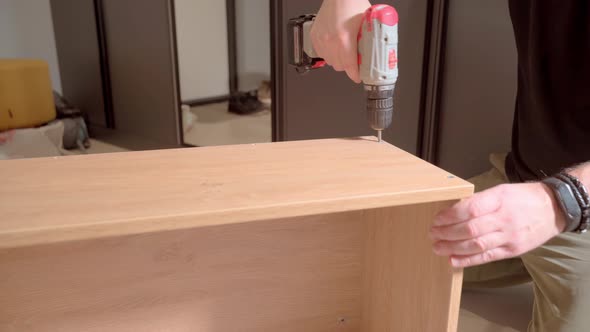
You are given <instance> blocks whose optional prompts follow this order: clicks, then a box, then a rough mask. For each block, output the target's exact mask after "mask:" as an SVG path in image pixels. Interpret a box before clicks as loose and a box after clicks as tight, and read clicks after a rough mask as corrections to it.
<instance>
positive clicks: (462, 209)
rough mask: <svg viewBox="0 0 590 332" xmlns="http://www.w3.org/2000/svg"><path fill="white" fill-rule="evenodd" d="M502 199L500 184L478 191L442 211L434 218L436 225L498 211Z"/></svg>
mask: <svg viewBox="0 0 590 332" xmlns="http://www.w3.org/2000/svg"><path fill="white" fill-rule="evenodd" d="M501 199H502V195H501V188H500V186H498V187H494V188H492V189H488V190H485V191H482V192H480V193H477V194H475V195H473V196H471V197H470V198H467V199H464V200H461V201H460V202H458V203H457V204H455V205H453V206H452V207H450V208H448V209H445V210H443V211H441V212H440V213H439V214H438V215H437V216H436V217H435V219H434V226H444V225H453V224H458V223H461V222H464V221H467V220H470V219H475V218H477V217H481V216H484V215H486V214H490V213H493V212H496V211H497V210H498V209H499V208H500V203H501V201H502V200H501Z"/></svg>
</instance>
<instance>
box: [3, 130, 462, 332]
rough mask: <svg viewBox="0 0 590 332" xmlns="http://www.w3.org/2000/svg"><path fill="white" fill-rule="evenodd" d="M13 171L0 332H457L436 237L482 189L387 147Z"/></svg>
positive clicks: (82, 162)
mask: <svg viewBox="0 0 590 332" xmlns="http://www.w3.org/2000/svg"><path fill="white" fill-rule="evenodd" d="M168 170H174V171H173V172H170V171H168ZM0 172H2V174H6V175H8V176H7V177H6V178H7V179H8V180H7V181H6V183H5V185H3V186H2V187H0V197H2V198H3V199H2V200H1V201H0V215H1V216H2V220H1V221H0V270H1V271H2V273H1V274H0V292H1V293H2V294H3V296H2V297H0V330H2V331H56V330H59V331H105V330H116V331H162V330H166V331H211V332H213V331H398V330H404V331H455V330H456V321H457V318H458V306H459V296H460V289H461V285H460V283H461V271H460V270H452V269H451V268H450V266H449V265H448V263H447V261H446V259H444V258H440V257H437V256H435V255H434V254H433V253H432V250H431V248H430V240H429V239H428V237H427V229H428V227H429V225H430V222H431V220H432V217H433V215H434V213H436V212H437V211H438V210H439V209H440V208H441V207H442V206H445V205H447V204H450V203H451V202H453V201H455V200H457V199H460V198H462V197H466V196H468V195H470V194H471V193H472V190H473V188H472V186H471V185H470V184H469V183H467V182H464V181H463V180H461V179H458V178H456V177H453V176H452V175H450V174H448V173H447V172H445V171H443V170H440V169H438V168H436V167H434V166H432V165H430V164H428V163H426V162H424V161H422V160H420V159H418V158H416V157H414V156H412V155H410V154H408V153H406V152H403V151H402V150H400V149H397V148H395V147H393V146H391V145H389V144H386V143H383V144H379V143H377V142H376V141H375V138H373V137H368V138H356V139H331V140H314V141H299V142H284V143H268V144H255V145H239V146H222V147H211V148H191V149H174V150H158V151H143V152H129V153H127V152H123V153H116V154H103V155H86V156H68V157H62V158H45V159H30V160H13V161H6V162H3V163H0ZM91 175H92V176H91Z"/></svg>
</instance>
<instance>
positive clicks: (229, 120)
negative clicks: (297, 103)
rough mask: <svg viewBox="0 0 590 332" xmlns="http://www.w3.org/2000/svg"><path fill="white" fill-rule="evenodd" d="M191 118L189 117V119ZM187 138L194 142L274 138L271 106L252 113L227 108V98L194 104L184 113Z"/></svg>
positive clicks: (186, 140) (242, 141) (216, 143)
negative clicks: (201, 104)
mask: <svg viewBox="0 0 590 332" xmlns="http://www.w3.org/2000/svg"><path fill="white" fill-rule="evenodd" d="M187 118H188V119H187ZM183 120H184V121H185V123H186V125H185V133H184V142H185V143H186V144H190V145H195V146H212V145H229V144H249V143H264V142H271V141H272V123H271V113H270V110H268V109H266V110H263V111H260V112H257V113H253V114H249V115H238V114H234V113H230V112H228V111H227V102H222V103H215V104H208V105H203V106H195V107H192V108H191V109H190V114H188V116H187V114H186V113H185V114H183Z"/></svg>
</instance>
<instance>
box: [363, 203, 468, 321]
mask: <svg viewBox="0 0 590 332" xmlns="http://www.w3.org/2000/svg"><path fill="white" fill-rule="evenodd" d="M451 203H452V202H448V201H447V202H439V203H430V204H420V205H410V206H405V207H397V208H384V209H376V210H369V211H366V212H365V214H364V216H363V219H364V221H365V223H366V228H365V230H366V232H367V233H366V237H365V242H364V244H365V254H364V257H365V259H366V261H365V266H364V268H363V296H364V301H363V308H362V328H361V330H360V331H370V332H377V331H379V332H394V331H428V332H435V331H441V332H442V331H445V332H447V331H448V332H451V331H452V332H454V331H456V330H457V320H458V317H459V304H460V297H461V283H462V280H463V273H462V270H461V269H452V267H451V265H450V264H449V263H448V259H447V258H445V257H439V256H436V255H434V254H433V253H432V241H431V240H430V239H429V238H428V236H427V234H428V229H429V227H430V224H431V221H432V220H433V217H434V215H435V214H436V213H437V212H438V211H440V209H442V208H443V207H446V206H448V205H449V204H451Z"/></svg>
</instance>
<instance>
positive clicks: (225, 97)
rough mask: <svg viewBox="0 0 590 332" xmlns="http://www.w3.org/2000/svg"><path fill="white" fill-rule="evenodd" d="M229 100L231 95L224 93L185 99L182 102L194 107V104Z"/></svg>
mask: <svg viewBox="0 0 590 332" xmlns="http://www.w3.org/2000/svg"><path fill="white" fill-rule="evenodd" d="M228 100H229V95H223V96H214V97H207V98H200V99H189V100H183V101H182V104H184V105H189V106H191V107H192V106H200V105H207V104H213V103H220V102H223V101H228Z"/></svg>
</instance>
